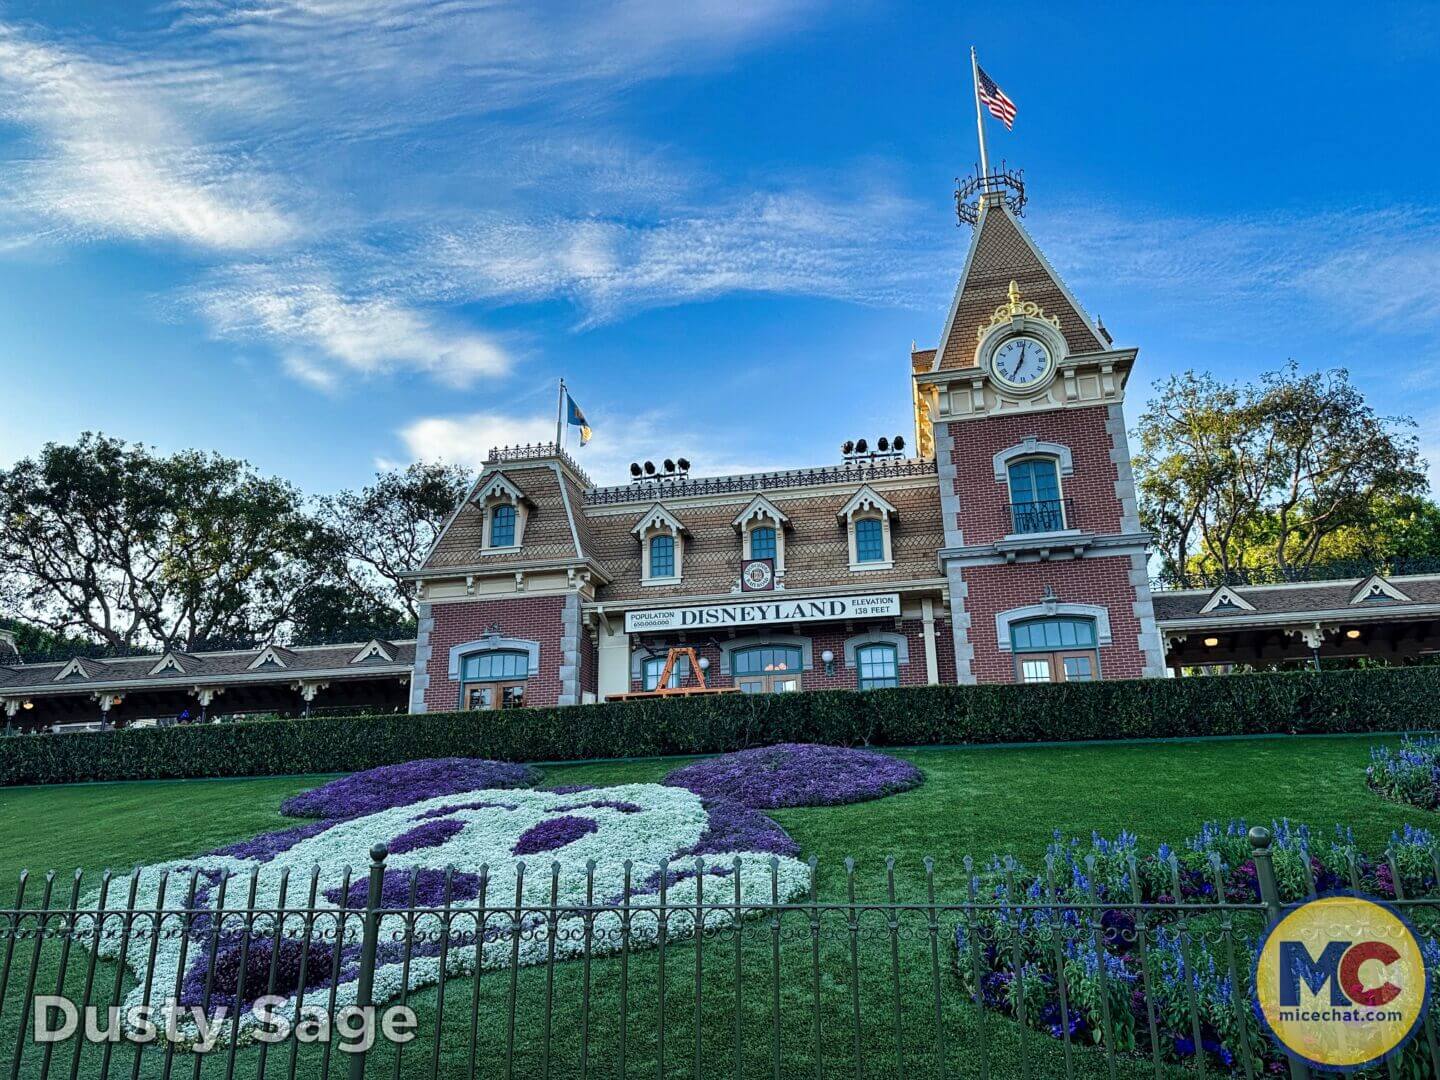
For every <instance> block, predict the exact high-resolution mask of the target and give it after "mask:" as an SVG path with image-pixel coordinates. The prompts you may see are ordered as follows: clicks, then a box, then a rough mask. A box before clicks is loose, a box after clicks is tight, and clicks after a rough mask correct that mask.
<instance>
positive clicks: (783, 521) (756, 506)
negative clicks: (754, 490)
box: [730, 495, 790, 529]
mask: <svg viewBox="0 0 1440 1080" xmlns="http://www.w3.org/2000/svg"><path fill="white" fill-rule="evenodd" d="M756 518H768V519H769V520H770V521H773V522H775V524H777V525H779V526H780V527H781V528H782V529H785V528H789V527H790V519H789V518H788V517H786V515H785V511H783V510H781V509H780V508H779V507H778V506H776V505H775V504H774V503H773V502H771V501H770V500H769V499H767V498H766V497H765V496H764V495H756V496H755V497H754V498H753V499H751V500H750V501H749V502H748V503H746V504H745V509H743V510H741V511H740V513H738V514H736V515H735V520H734V521H732V522H731V523H730V524H731V525H733V526H735V528H737V529H743V528H744V527H745V526H746V524H747V523H749V522H750V521H751V520H752V519H756Z"/></svg>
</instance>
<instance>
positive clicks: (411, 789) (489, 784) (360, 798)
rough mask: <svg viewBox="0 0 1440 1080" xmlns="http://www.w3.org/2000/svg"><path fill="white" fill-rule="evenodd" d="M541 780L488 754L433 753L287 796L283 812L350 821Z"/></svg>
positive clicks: (299, 815) (537, 776) (530, 772)
mask: <svg viewBox="0 0 1440 1080" xmlns="http://www.w3.org/2000/svg"><path fill="white" fill-rule="evenodd" d="M539 779H540V774H539V773H538V772H536V771H535V770H534V769H532V768H530V767H529V766H528V765H512V764H510V763H509V762H504V761H486V760H484V759H483V758H429V759H426V760H422V761H407V762H405V763H404V764H401V765H382V766H381V767H380V768H378V769H367V770H366V771H365V772H358V773H351V774H350V775H349V776H343V777H341V778H340V779H339V780H332V781H330V783H328V784H325V785H323V786H321V787H318V788H314V789H312V790H310V791H303V792H301V793H300V794H299V795H295V796H292V797H291V798H289V799H286V800H285V801H284V803H282V804H281V806H280V812H281V813H282V814H284V815H285V816H286V817H307V818H329V819H331V820H344V819H346V818H353V817H361V816H362V815H365V814H373V813H376V812H377V811H380V810H388V809H390V808H391V807H392V806H405V805H407V804H409V803H414V802H421V801H423V800H425V799H433V798H435V797H436V796H439V795H459V794H460V793H462V792H466V791H479V790H481V789H484V788H518V787H528V786H530V785H531V784H533V783H535V782H536V781H537V780H539Z"/></svg>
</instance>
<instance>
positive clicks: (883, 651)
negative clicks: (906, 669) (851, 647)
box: [855, 644, 900, 690]
mask: <svg viewBox="0 0 1440 1080" xmlns="http://www.w3.org/2000/svg"><path fill="white" fill-rule="evenodd" d="M855 665H856V667H857V668H858V669H859V673H860V689H861V690H878V689H880V688H882V687H886V686H899V685H900V658H899V655H898V653H897V652H896V649H895V646H894V645H885V644H879V645H862V646H860V648H858V649H856V650H855Z"/></svg>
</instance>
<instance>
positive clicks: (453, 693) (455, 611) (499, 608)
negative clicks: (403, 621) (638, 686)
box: [425, 596, 594, 712]
mask: <svg viewBox="0 0 1440 1080" xmlns="http://www.w3.org/2000/svg"><path fill="white" fill-rule="evenodd" d="M564 611H565V597H563V596H516V597H507V598H505V599H497V600H464V601H456V602H453V603H441V604H435V605H434V607H433V608H432V609H431V616H432V617H433V618H434V620H435V625H434V627H433V629H432V630H431V631H430V638H429V644H430V661H429V663H428V664H427V665H426V668H425V671H426V674H428V675H429V677H430V684H429V686H427V687H426V688H425V708H426V711H427V712H447V711H449V710H451V709H456V708H459V707H460V684H459V683H458V682H456V681H454V680H453V679H451V678H450V671H449V665H450V650H451V649H452V648H454V647H455V646H456V645H463V644H465V643H466V642H469V641H477V640H479V638H480V637H481V636H482V635H484V634H487V633H490V632H492V631H496V630H498V632H499V634H500V636H501V637H506V638H517V639H520V640H523V641H534V642H537V643H538V644H539V645H540V670H539V671H535V672H531V674H530V678H529V680H528V681H527V682H526V684H525V703H526V704H527V705H554V704H556V703H557V702H558V701H559V700H560V656H561V651H560V646H561V640H560V639H561V637H562V636H563V627H564V621H563V615H564ZM582 652H583V650H582ZM589 667H590V670H591V671H593V670H594V664H593V663H592V664H590V665H589Z"/></svg>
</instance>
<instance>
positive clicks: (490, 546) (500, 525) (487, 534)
mask: <svg viewBox="0 0 1440 1080" xmlns="http://www.w3.org/2000/svg"><path fill="white" fill-rule="evenodd" d="M475 502H476V504H477V505H478V506H479V507H480V510H481V512H482V513H483V514H484V515H485V517H484V522H485V528H484V536H483V537H482V538H481V545H480V546H481V553H482V554H489V553H490V552H503V551H514V550H515V549H516V548H518V547H519V546H520V545H521V544H522V543H524V541H525V523H526V521H527V520H528V519H529V516H530V509H531V503H530V500H529V499H527V498H526V497H525V493H524V492H522V491H521V490H520V489H519V488H517V487H516V486H515V485H514V484H512V483H511V482H510V481H509V480H508V479H506V477H505V476H504V475H502V474H500V473H496V474H495V475H494V476H493V477H491V478H490V481H489V483H487V484H486V485H485V486H484V487H483V488H482V489H481V490H480V491H479V493H478V494H477V495H476V496H475Z"/></svg>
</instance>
